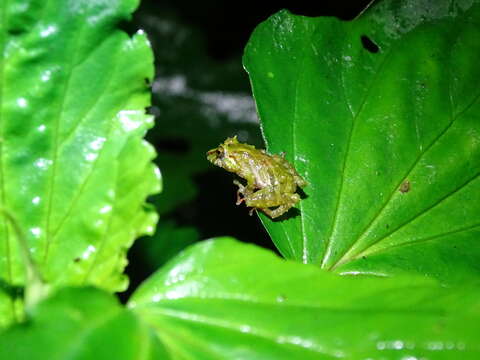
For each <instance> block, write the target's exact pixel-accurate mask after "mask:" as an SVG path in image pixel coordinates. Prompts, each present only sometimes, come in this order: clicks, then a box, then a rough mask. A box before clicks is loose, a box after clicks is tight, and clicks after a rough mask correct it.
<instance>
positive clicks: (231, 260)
mask: <svg viewBox="0 0 480 360" xmlns="http://www.w3.org/2000/svg"><path fill="white" fill-rule="evenodd" d="M479 295H480V293H479V290H478V288H456V289H449V288H445V287H440V286H439V285H438V283H437V282H435V281H433V280H427V279H421V278H418V277H398V278H396V279H385V278H379V277H342V276H338V275H335V274H332V273H329V272H326V271H324V270H322V269H319V268H318V267H317V266H313V265H302V264H299V263H297V262H293V261H287V260H283V259H280V258H279V257H277V256H276V255H274V254H273V253H271V252H270V251H267V250H264V249H261V248H259V247H256V246H252V245H246V244H242V243H239V242H236V241H233V240H231V239H228V238H223V239H216V240H209V241H205V242H202V243H199V244H197V245H194V246H192V247H190V248H188V249H187V250H186V251H184V252H183V253H181V254H180V255H179V256H177V257H176V258H175V259H173V260H172V261H171V262H169V263H168V264H167V265H166V266H165V267H164V268H163V269H161V270H160V271H159V272H157V273H156V274H154V275H153V276H152V277H151V278H149V279H148V280H147V281H146V282H145V283H144V284H143V285H142V286H141V287H140V288H139V289H138V290H137V291H136V292H135V293H134V294H133V296H132V298H131V300H130V301H129V304H128V305H129V307H130V308H132V310H133V311H134V312H135V313H137V314H138V315H139V316H140V317H141V318H142V319H143V320H144V321H145V322H147V323H149V324H150V325H152V326H153V327H154V328H155V330H156V333H157V335H158V337H159V339H160V340H161V341H162V342H163V344H164V345H165V347H166V348H167V349H168V352H169V353H170V354H171V356H172V357H173V358H175V359H333V358H346V359H366V358H374V359H406V358H409V357H410V358H425V359H429V358H432V359H447V358H448V359H455V358H462V359H475V358H478V357H479V356H480V346H479V344H478V332H479V331H480V327H479V325H478V324H479V323H480V307H479V305H480V303H479V299H480V296H479Z"/></svg>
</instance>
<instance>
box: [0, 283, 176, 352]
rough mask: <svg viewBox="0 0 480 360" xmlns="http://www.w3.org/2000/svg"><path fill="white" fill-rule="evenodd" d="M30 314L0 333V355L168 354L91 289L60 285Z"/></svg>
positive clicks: (141, 327) (130, 316)
mask: <svg viewBox="0 0 480 360" xmlns="http://www.w3.org/2000/svg"><path fill="white" fill-rule="evenodd" d="M29 315H30V316H29V319H28V320H27V322H26V323H24V324H20V325H16V326H14V327H12V328H10V329H9V330H7V331H6V332H4V333H2V334H1V335H0V349H2V350H1V352H0V358H1V359H7V358H8V359H10V360H24V359H31V360H34V359H38V360H45V359H48V360H65V359H71V360H80V359H85V360H87V359H92V360H93V359H119V360H134V359H152V360H153V359H166V358H167V357H166V356H165V355H166V354H165V352H164V349H163V348H162V346H161V344H160V343H159V341H158V340H157V339H156V337H155V336H154V333H153V331H152V330H151V329H149V328H148V327H147V326H146V325H145V324H144V323H142V322H141V321H140V320H139V319H138V318H137V317H136V316H135V315H134V314H132V313H131V312H129V311H127V310H125V309H124V308H122V307H121V306H120V304H119V303H118V301H117V300H116V299H115V298H114V297H113V296H112V295H109V294H107V293H104V292H102V291H99V290H96V289H93V288H65V289H61V290H60V291H59V292H58V293H57V294H55V295H53V296H52V297H51V298H49V299H47V300H45V301H43V302H42V303H40V304H39V305H38V306H36V307H35V309H34V310H33V311H32V313H31V314H29Z"/></svg>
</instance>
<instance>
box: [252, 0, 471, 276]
mask: <svg viewBox="0 0 480 360" xmlns="http://www.w3.org/2000/svg"><path fill="white" fill-rule="evenodd" d="M479 24H480V6H479V4H478V1H464V2H460V1H437V0H427V1H422V2H418V1H414V0H406V1H380V2H378V4H377V5H375V6H373V7H372V8H370V9H369V10H367V11H366V12H365V13H364V14H363V15H362V16H361V17H360V18H358V19H356V20H353V21H351V22H345V21H340V20H338V19H335V18H307V17H301V16H294V15H292V14H290V13H288V12H285V11H282V12H279V13H278V14H276V15H274V16H272V17H271V18H270V19H268V20H267V21H266V22H264V23H263V24H261V25H260V26H259V27H258V28H257V29H256V30H255V32H254V34H253V36H252V38H251V39H250V42H249V44H248V46H247V48H246V52H245V57H244V64H245V66H246V68H247V71H248V72H249V75H250V77H251V80H252V85H253V91H254V96H255V99H256V102H257V106H258V111H259V114H260V117H261V121H262V127H263V132H264V136H265V139H266V142H267V143H268V150H269V151H270V152H273V153H279V152H282V151H284V152H286V154H287V158H288V159H289V160H291V161H292V162H293V163H294V164H295V166H296V168H297V170H298V171H299V172H300V174H302V175H304V176H305V177H306V179H307V180H308V182H309V183H310V185H309V186H308V187H306V188H305V189H304V190H305V194H306V198H305V199H304V200H302V201H301V202H300V203H299V205H298V210H299V214H298V215H297V214H295V213H291V214H290V215H291V216H290V217H288V218H287V219H282V220H281V221H271V220H269V219H268V218H265V217H263V222H264V224H265V226H266V227H267V229H268V231H269V233H270V235H271V237H272V239H273V241H274V242H275V244H276V245H277V247H278V248H279V249H280V251H281V252H282V254H283V255H284V256H286V257H287V258H290V259H296V260H298V261H303V262H305V263H314V264H319V265H321V266H322V267H323V268H325V269H335V270H337V271H339V272H354V273H356V272H360V273H373V274H384V275H391V274H397V273H401V272H415V273H420V274H423V275H429V276H434V277H437V278H440V279H442V281H445V282H454V281H461V280H462V279H464V278H465V277H474V278H476V279H478V278H479V275H480V267H479V265H478V264H479V263H480V246H479V245H480V243H479V242H478V237H479V235H480V226H479V225H480V223H479V215H480V202H479V201H478V199H479V198H480V178H479V174H480V101H479V96H480V88H479V82H478V78H479V77H480V67H479V66H478V57H479V55H480V42H479V41H478V38H479V36H480V25H479Z"/></svg>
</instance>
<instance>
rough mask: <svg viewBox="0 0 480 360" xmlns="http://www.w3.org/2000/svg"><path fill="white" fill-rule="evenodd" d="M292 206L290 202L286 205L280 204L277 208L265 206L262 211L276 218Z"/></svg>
mask: <svg viewBox="0 0 480 360" xmlns="http://www.w3.org/2000/svg"><path fill="white" fill-rule="evenodd" d="M290 208H291V205H290V204H286V205H280V206H279V207H277V208H276V209H273V210H272V209H269V208H265V209H262V211H263V212H264V213H265V214H267V215H268V216H270V217H271V218H272V219H275V218H277V217H279V216H281V215H283V214H285V213H286V212H287V211H288V210H289V209H290Z"/></svg>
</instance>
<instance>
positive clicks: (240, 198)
mask: <svg viewBox="0 0 480 360" xmlns="http://www.w3.org/2000/svg"><path fill="white" fill-rule="evenodd" d="M244 201H245V198H243V197H241V193H240V190H238V191H237V202H236V203H235V205H240V204H241V203H242V202H244Z"/></svg>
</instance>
